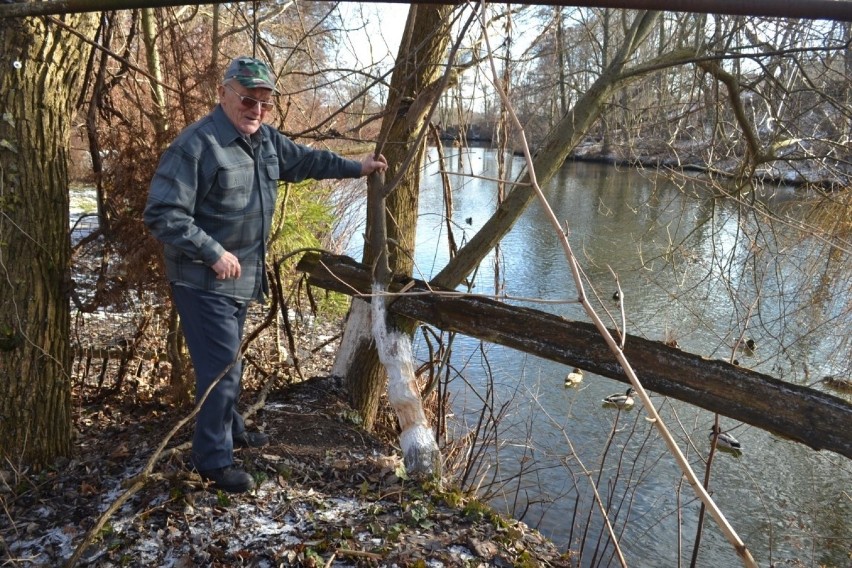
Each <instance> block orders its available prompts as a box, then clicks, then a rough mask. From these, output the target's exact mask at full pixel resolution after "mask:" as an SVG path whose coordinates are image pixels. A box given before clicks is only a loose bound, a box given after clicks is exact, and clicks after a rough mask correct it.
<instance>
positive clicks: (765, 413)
mask: <svg viewBox="0 0 852 568" xmlns="http://www.w3.org/2000/svg"><path fill="white" fill-rule="evenodd" d="M298 269H299V270H302V271H304V272H307V273H308V274H309V275H310V280H309V281H310V283H311V284H312V285H316V286H320V287H322V288H327V289H330V290H335V291H337V292H342V293H345V294H352V293H353V290H357V291H359V292H361V293H362V294H369V293H370V285H371V278H370V271H369V269H368V268H367V267H365V266H364V265H360V264H358V263H356V262H355V261H354V260H352V259H350V258H347V257H341V256H335V255H323V256H322V257H319V256H317V255H306V256H305V257H303V258H302V260H301V261H300V262H299V265H298ZM329 271H331V272H329ZM331 274H333V276H332V275H331ZM403 287H405V288H406V289H407V290H408V293H407V294H405V295H403V296H400V297H398V298H397V299H396V300H394V301H392V302H390V303H389V305H388V310H389V311H391V312H395V313H397V314H403V315H405V316H408V317H410V318H414V319H417V320H419V321H423V322H426V323H428V324H431V325H434V326H436V327H438V328H440V329H443V330H446V331H455V332H458V333H462V334H465V335H469V336H471V337H476V338H478V339H482V340H484V341H489V342H492V343H498V344H500V345H506V346H508V347H512V348H513V349H518V350H520V351H523V352H525V353H530V354H532V355H536V356H538V357H543V358H546V359H549V360H551V361H556V362H559V363H563V364H565V365H566V366H568V367H574V366H576V367H580V368H582V369H585V370H588V371H591V372H594V373H596V374H599V375H602V376H605V377H609V378H612V379H615V380H618V381H621V382H624V383H628V384H629V381H628V379H627V377H626V375H625V374H624V372H623V370H622V368H621V366H620V365H619V364H618V362H617V361H616V360H615V358H614V357H613V356H612V352H611V351H610V350H609V348H608V347H607V345H606V344H605V342H604V340H603V338H602V337H601V335H600V333H598V331H597V330H596V329H595V327H594V326H593V325H592V324H590V323H584V322H575V321H568V320H566V319H564V318H562V317H559V316H555V315H552V314H547V313H544V312H541V311H538V310H533V309H529V308H521V307H515V306H511V305H507V304H504V303H501V302H497V301H494V300H490V299H487V298H479V297H474V296H461V295H458V294H455V293H453V292H449V293H448V291H447V290H437V293H432V292H433V291H434V290H435V288H434V286H432V287H430V286H428V285H427V284H426V283H425V282H422V281H418V280H411V279H410V278H409V277H407V276H403V277H396V278H395V279H394V280H393V282H392V284H391V285H390V286H389V288H388V290H389V291H390V292H399V291H400V289H401V288H403ZM624 353H625V355H626V356H627V358H628V359H629V360H630V364H631V367H632V368H633V370H634V371H635V372H636V374H637V375H638V376H639V377H640V378H641V380H642V384H643V385H644V386H645V387H646V388H647V389H648V390H651V391H654V392H656V393H659V394H662V395H665V396H671V397H673V398H677V399H678V400H683V401H685V402H688V403H690V404H693V405H695V406H698V407H701V408H704V409H706V410H709V411H711V412H716V413H719V414H722V415H724V416H728V417H730V418H733V419H735V420H739V421H741V422H745V423H747V424H751V425H753V426H757V427H759V428H763V429H765V430H768V431H770V432H773V433H776V434H778V435H781V436H783V437H785V438H789V439H791V440H795V441H797V442H800V443H803V444H806V445H808V446H810V447H812V448H814V449H822V450H830V451H833V452H837V453H838V454H841V455H843V456H846V457H848V458H852V429H850V428H849V424H850V423H852V404H850V403H848V402H846V401H845V400H843V399H840V398H838V397H836V396H832V395H830V394H826V393H824V392H821V391H819V390H816V389H812V388H808V387H803V386H800V385H795V384H791V383H787V382H784V381H780V380H778V379H775V378H773V377H770V376H768V375H764V374H761V373H757V372H755V371H751V370H749V369H745V368H742V367H737V366H735V365H731V364H729V363H727V362H725V361H722V360H708V359H704V358H703V357H700V356H698V355H694V354H692V353H687V352H685V351H681V350H679V349H677V348H673V347H668V346H666V345H665V344H663V343H661V342H656V341H649V340H647V339H644V338H642V337H637V336H628V337H627V340H626V344H625V349H624ZM557 388H561V381H560V382H559V383H557Z"/></svg>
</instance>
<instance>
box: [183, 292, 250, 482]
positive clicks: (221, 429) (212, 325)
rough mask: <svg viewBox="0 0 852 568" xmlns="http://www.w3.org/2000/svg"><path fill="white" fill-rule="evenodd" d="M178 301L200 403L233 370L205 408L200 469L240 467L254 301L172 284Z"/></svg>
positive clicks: (197, 443) (196, 440) (196, 442)
mask: <svg viewBox="0 0 852 568" xmlns="http://www.w3.org/2000/svg"><path fill="white" fill-rule="evenodd" d="M172 297H173V298H174V302H175V307H176V308H177V311H178V314H179V315H180V319H181V326H182V328H183V335H184V337H185V338H186V344H187V346H188V347H189V355H190V357H191V359H192V365H193V367H194V368H195V397H196V402H197V401H198V400H200V399H201V397H202V396H204V393H205V392H206V391H207V389H208V388H209V387H210V385H211V384H213V382H214V381H215V380H216V379H217V378H218V377H219V376H220V375H222V373H223V371H225V370H226V369H228V370H227V372H225V374H224V376H222V378H221V380H220V381H219V382H218V384H217V385H216V386H215V387H214V388H213V390H212V391H211V392H210V394H209V395H207V399H206V400H205V401H204V404H203V405H202V406H201V410H200V411H199V412H198V415H197V416H196V422H195V435H194V436H193V439H192V464H193V466H195V468H196V469H198V470H200V471H205V470H210V469H215V468H220V467H225V466H228V465H231V464H233V463H234V439H233V437H234V436H235V435H238V434H241V433H242V432H243V431H244V430H245V424H244V423H243V417H242V416H240V413H239V412H238V411H237V401H238V399H239V395H240V377H241V375H242V369H243V365H242V357H239V358H238V357H237V355H238V352H239V347H240V342H241V341H242V337H243V326H244V324H245V321H246V312H247V311H248V303H247V302H240V301H237V300H234V299H233V298H228V297H227V296H222V295H219V294H211V293H210V292H205V291H203V290H197V289H195V288H190V287H188V286H180V285H173V286H172ZM229 367H230V368H229Z"/></svg>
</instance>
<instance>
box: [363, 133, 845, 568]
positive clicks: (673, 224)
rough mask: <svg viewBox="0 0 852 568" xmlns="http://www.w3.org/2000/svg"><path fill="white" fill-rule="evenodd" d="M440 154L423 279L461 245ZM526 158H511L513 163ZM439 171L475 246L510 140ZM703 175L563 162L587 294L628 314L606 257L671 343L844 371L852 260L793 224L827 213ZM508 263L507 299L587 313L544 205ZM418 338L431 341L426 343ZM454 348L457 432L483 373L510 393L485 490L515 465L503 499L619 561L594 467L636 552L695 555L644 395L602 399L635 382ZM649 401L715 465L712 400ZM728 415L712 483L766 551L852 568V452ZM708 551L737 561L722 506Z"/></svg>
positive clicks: (558, 199)
mask: <svg viewBox="0 0 852 568" xmlns="http://www.w3.org/2000/svg"><path fill="white" fill-rule="evenodd" d="M429 157H430V160H431V161H430V163H429V165H428V166H427V170H426V172H425V175H424V177H423V182H422V190H421V202H420V217H419V221H418V230H417V234H418V237H417V243H416V254H415V258H416V263H417V268H416V270H417V271H419V274H417V276H418V277H421V278H427V279H428V278H429V277H430V276H431V275H432V274H433V273H435V272H437V271H438V270H440V268H441V267H443V266H444V264H445V263H446V259H447V256H448V255H447V244H446V243H447V238H446V225H445V223H444V221H443V217H442V213H443V199H442V193H441V180H440V176H439V175H437V173H438V171H439V167H440V166H439V165H438V164H437V163H436V162H435V159H436V154H435V152H434V150H433V151H430V153H429ZM521 165H522V163H521V162H520V160H519V159H517V158H515V159H514V162H513V164H512V167H513V168H515V169H516V170H517V169H519V168H520V167H521ZM443 167H444V168H445V169H447V170H450V171H451V172H452V173H451V175H450V180H451V183H452V184H453V188H454V191H453V202H454V210H453V219H454V221H455V225H454V234H455V239H456V241H458V242H463V241H464V240H465V239H466V238H469V237H470V236H471V235H472V234H473V233H474V232H475V231H476V230H477V229H478V228H479V227H480V226H481V225H482V224H483V223H484V222H485V221H486V219H487V218H488V217H489V215H490V214H491V213H492V212H493V210H494V209H495V189H494V184H493V182H491V181H488V180H487V179H485V178H494V177H496V175H497V174H496V172H497V167H496V154H495V152H494V151H493V150H490V149H481V148H480V149H476V148H472V149H461V150H460V149H451V150H448V160H447V164H446V165H445V166H443ZM477 176H481V177H477ZM697 181H698V178H690V177H689V176H685V177H682V178H680V179H675V180H671V179H667V178H665V177H663V176H659V175H655V173H654V172H648V171H646V172H640V171H637V170H634V169H629V168H617V167H611V166H604V165H600V164H589V163H569V164H566V165H565V166H564V167H563V168H562V169H561V171H560V172H559V174H558V175H557V176H556V177H555V178H554V179H553V180H552V182H551V183H550V184H548V186H547V187H546V188H545V194H546V197H547V199H548V201H549V203H550V205H551V207H552V208H553V209H554V211H555V213H556V216H557V218H558V219H560V220H563V221H564V222H567V225H568V227H569V235H570V237H569V238H570V242H571V246H572V248H573V250H574V252H575V254H576V255H577V256H578V258H579V262H580V265H581V267H582V269H583V270H584V272H585V274H586V276H587V278H588V282H587V283H586V287H587V288H586V290H587V293H589V292H590V291H591V288H594V290H596V291H597V293H598V294H599V296H600V298H601V301H602V306H601V307H600V308H599V313H601V312H602V310H603V307H606V308H608V309H609V310H610V311H612V313H613V314H617V313H618V309H617V305H616V302H614V301H613V299H612V296H613V292H614V291H615V290H616V289H617V285H616V282H615V279H614V277H613V273H612V272H611V271H610V269H611V270H612V271H614V272H615V274H617V276H618V283H619V284H620V286H621V289H622V291H623V298H624V306H625V313H626V319H627V328H628V332H629V333H631V334H636V335H642V336H645V337H647V338H649V339H655V340H661V341H662V340H676V341H677V342H678V344H679V346H680V347H681V348H682V349H685V350H688V351H691V352H694V353H698V354H701V355H703V356H706V357H709V358H720V359H731V358H737V359H738V360H739V362H740V364H742V365H746V366H749V367H752V368H755V369H757V370H760V371H762V372H766V373H770V374H772V375H774V376H776V377H779V378H782V379H783V380H788V381H791V382H797V383H800V384H811V383H813V382H814V381H816V380H817V379H818V378H821V377H822V376H824V375H827V374H838V375H841V376H847V377H848V376H849V372H850V361H849V351H850V349H849V341H850V339H849V338H850V336H852V324H850V321H852V316H850V314H849V311H850V309H849V303H850V302H852V292H850V290H852V287H850V275H849V274H848V273H849V269H848V264H849V258H848V255H846V254H845V253H842V252H838V251H837V250H836V249H831V248H830V247H826V246H824V241H823V240H821V239H818V238H807V237H802V236H801V235H800V234H799V233H798V232H797V231H795V230H794V229H793V224H794V223H797V222H800V221H803V220H807V221H808V222H812V221H813V217H810V216H809V215H811V214H812V213H813V211H812V210H811V207H810V206H809V205H808V202H807V201H804V200H800V199H799V198H798V197H797V194H796V191H795V190H794V189H793V188H783V187H782V188H772V189H771V190H770V191H768V192H767V193H764V194H759V193H756V194H749V195H745V196H742V200H739V201H738V200H735V199H724V200H720V199H714V198H713V197H712V195H711V193H710V192H708V191H707V190H705V189H703V188H702V184H700V183H696V182H697ZM752 201H753V202H755V203H760V204H763V205H766V206H767V208H768V210H770V211H773V212H774V213H775V214H776V215H778V216H779V217H778V218H776V219H774V220H772V221H771V222H770V221H767V220H766V219H764V218H761V217H760V216H759V215H757V214H755V213H753V209H752V208H751V207H748V205H749V204H750V203H751V202H752ZM350 252H353V254H354V256H356V258H358V257H359V253H357V251H350ZM494 265H495V263H494V255H493V254H492V255H491V256H489V258H488V259H487V260H486V261H485V262H483V263H482V266H481V267H480V268H479V270H478V271H477V273H476V275H475V279H474V283H475V287H474V289H473V292H475V293H482V294H491V293H493V292H494V290H495V284H494V282H495V276H494V274H495V270H494ZM499 270H500V277H499V278H498V281H499V283H500V287H501V292H502V293H504V294H506V296H507V297H509V298H515V299H512V300H507V301H511V302H513V303H516V304H520V305H526V306H530V307H534V308H536V309H540V310H543V311H549V312H553V313H557V314H560V315H563V316H564V317H566V318H570V319H579V320H584V321H588V318H587V316H586V315H585V313H584V312H583V311H582V309H581V307H580V306H579V305H578V304H576V303H574V302H572V301H571V300H572V299H574V298H576V297H577V291H576V288H575V284H574V282H573V280H572V278H571V274H570V271H569V269H568V265H567V262H566V260H565V257H564V253H563V250H562V248H561V246H560V245H559V242H558V239H557V237H556V235H555V233H554V229H553V228H552V227H551V226H550V224H549V223H548V221H547V218H546V216H545V214H544V210H543V208H542V206H541V205H540V204H539V203H535V204H533V205H531V206H530V208H529V209H528V210H527V211H526V212H525V213H524V215H523V217H522V218H521V219H520V221H519V222H518V223H517V224H516V226H515V227H514V228H513V230H512V231H511V232H510V233H509V234H508V235H507V236H506V238H505V239H504V240H503V241H502V242H501V245H500V262H499ZM539 300H547V301H549V302H542V301H539ZM559 300H563V301H564V302H562V303H559V302H555V303H554V302H553V301H559ZM618 317H619V320H620V316H618ZM740 337H742V338H752V339H754V340H755V341H756V344H757V347H756V348H755V350H754V351H753V352H743V351H735V350H734V346H735V344H736V341H737V339H738V338H740ZM415 344H416V347H417V350H418V353H419V354H420V355H421V356H425V353H426V344H425V342H424V341H423V340H422V339H421V338H418V339H415ZM452 360H453V371H452V373H451V376H453V379H452V382H451V385H450V390H451V391H452V393H453V396H454V399H453V408H454V412H455V423H456V424H457V425H461V426H459V429H458V430H456V432H457V433H458V432H461V431H464V430H465V428H469V427H472V426H473V425H474V424H476V422H477V420H478V419H479V409H480V408H481V407H482V403H481V400H482V399H483V398H486V397H487V396H488V389H487V386H488V385H489V384H491V385H493V386H494V391H493V392H494V400H493V405H494V408H495V409H499V408H503V405H506V406H505V411H504V414H503V415H502V416H501V418H500V421H499V436H498V437H499V440H500V446H501V449H500V451H499V453H498V454H496V455H495V454H493V453H491V454H489V457H488V458H487V460H486V461H487V462H488V469H487V472H486V473H485V474H484V475H482V476H481V478H482V480H483V481H482V483H483V487H486V486H489V483H491V482H492V481H493V480H494V477H493V476H496V477H497V478H502V479H504V480H507V481H503V482H501V483H496V484H491V485H490V487H491V488H492V489H494V488H496V487H500V490H499V491H496V493H497V494H496V495H495V496H494V497H493V499H492V503H493V504H494V505H495V506H496V507H497V508H499V509H500V510H503V511H506V512H509V513H511V514H514V515H515V516H519V517H522V518H523V520H524V521H525V522H526V523H527V524H529V525H531V526H535V527H538V528H539V529H540V530H541V531H542V532H543V533H545V534H546V535H547V536H549V537H550V538H552V539H553V540H554V541H555V542H556V543H557V544H558V545H560V546H561V547H563V548H567V547H569V546H570V548H571V549H572V550H579V549H580V548H581V547H582V548H583V556H582V565H583V566H610V565H618V561H617V560H616V559H615V558H614V556H613V552H614V549H613V547H612V546H611V545H609V544H608V539H607V536H606V534H602V521H601V519H602V517H601V514H600V513H599V511H598V509H597V506H596V505H595V503H594V501H593V493H592V490H591V482H590V480H597V481H598V493H599V495H600V499H601V503H602V505H601V506H603V507H605V508H607V510H608V511H609V519H610V522H611V524H612V526H613V530H614V532H615V534H616V535H617V537H618V540H619V543H620V546H621V549H622V551H623V553H624V555H625V557H626V559H627V563H628V565H629V566H642V567H652V566H660V567H671V566H677V565H678V558H680V559H681V563H682V565H689V559H690V555H691V554H692V549H693V543H694V541H695V534H696V529H697V515H698V509H699V503H698V502H697V500H696V498H695V496H694V492H693V491H692V489H691V488H690V487H689V485H688V484H686V483H685V482H684V481H683V479H682V477H681V475H680V473H679V470H678V469H677V468H676V466H675V464H674V461H673V459H672V458H671V457H670V456H669V455H668V452H667V451H666V449H665V446H664V444H663V443H662V441H661V440H660V439H659V437H658V435H657V433H656V429H655V428H654V427H653V425H652V424H650V423H649V422H648V421H647V420H645V417H646V413H645V412H644V411H643V409H642V408H641V404H637V405H636V407H634V409H633V410H631V411H624V412H618V411H616V410H613V409H610V408H604V407H603V406H602V404H601V399H602V398H603V397H604V396H606V395H608V394H612V393H619V392H623V391H624V390H625V387H624V385H622V383H619V382H616V381H612V380H610V379H607V378H604V377H599V376H596V375H594V374H591V373H586V375H585V378H584V380H583V382H582V383H581V384H580V385H579V386H578V387H576V388H568V389H566V388H565V387H564V377H565V375H566V373H567V372H568V371H569V370H570V369H567V368H566V367H564V366H563V365H558V364H556V363H552V362H549V361H545V360H541V359H538V358H535V357H532V356H527V355H524V354H523V353H519V352H516V351H513V350H511V349H508V348H503V347H501V346H495V345H489V344H483V343H480V342H479V341H476V340H473V339H471V338H466V337H457V338H455V339H454V343H453V359H452ZM844 373H845V375H844ZM640 379H641V377H640ZM818 388H822V387H821V386H820V387H818ZM837 396H841V397H842V396H846V397H848V396H849V395H843V394H838V395H837ZM652 401H653V402H654V404H655V405H656V406H657V408H658V409H659V411H660V413H661V414H662V416H663V419H664V420H665V421H666V423H667V425H668V427H669V429H670V430H671V431H672V432H673V433H674V435H675V437H676V438H677V439H678V440H680V446H681V448H682V449H683V451H684V452H686V453H687V454H688V457H689V459H690V462H691V464H692V467H693V468H694V469H695V470H696V471H697V472H698V474H699V477H700V478H703V475H704V473H703V472H704V460H705V459H706V457H707V455H708V452H709V445H710V443H709V440H708V435H709V432H710V427H711V425H712V424H713V419H714V417H713V415H712V414H710V413H708V412H706V411H703V410H700V409H697V408H694V407H692V406H690V405H687V404H684V403H681V402H679V401H676V400H671V399H665V398H664V397H661V396H656V395H653V393H652ZM494 412H495V413H496V412H497V410H495V411H494ZM720 420H721V424H722V427H723V429H725V430H730V431H731V432H732V433H733V434H734V435H735V436H736V437H737V438H738V439H739V441H740V442H741V443H742V445H743V447H744V451H743V453H742V454H741V455H739V456H735V455H731V454H728V453H717V454H716V456H715V457H714V460H713V464H712V473H711V478H710V490H711V493H712V495H713V497H714V499H715V500H716V502H717V503H718V504H719V505H720V507H721V509H722V510H723V512H724V514H725V516H726V518H727V520H728V522H729V523H730V524H731V525H732V526H733V528H734V529H735V530H736V531H737V533H738V534H739V535H740V537H741V538H742V539H743V540H744V541H745V543H746V545H747V546H748V547H749V549H750V550H751V552H752V554H753V555H754V557H755V558H756V559H757V561H758V563H759V565H761V566H767V565H769V564H770V562H779V565H784V566H787V565H799V564H787V563H785V562H786V561H792V560H797V561H799V562H801V563H802V565H805V566H817V565H820V566H822V565H825V566H850V565H852V559H850V556H849V554H850V550H852V467H851V466H850V463H851V462H849V461H848V460H846V459H844V458H842V457H840V456H838V455H836V454H831V453H826V452H814V451H812V450H810V449H807V448H805V447H803V446H801V445H798V444H795V443H792V442H789V441H785V440H782V439H779V438H777V437H775V436H773V435H771V434H769V433H767V432H764V431H762V430H759V429H756V428H752V427H750V426H748V425H746V424H739V423H736V422H734V421H733V420H730V419H728V418H726V417H720ZM850 427H852V425H850ZM590 511H591V513H590ZM587 521H588V522H587ZM585 527H588V529H586V528H585ZM697 565H698V566H712V567H725V566H739V565H741V562H740V561H739V560H738V558H737V556H736V554H735V553H734V551H733V550H732V547H731V546H729V545H728V543H727V541H726V540H725V539H724V538H723V536H722V534H721V532H720V531H719V529H718V528H717V526H716V523H715V522H714V521H713V520H712V518H710V517H709V516H708V517H707V519H706V520H705V523H704V530H703V534H702V541H701V548H700V553H699V555H698V562H697Z"/></svg>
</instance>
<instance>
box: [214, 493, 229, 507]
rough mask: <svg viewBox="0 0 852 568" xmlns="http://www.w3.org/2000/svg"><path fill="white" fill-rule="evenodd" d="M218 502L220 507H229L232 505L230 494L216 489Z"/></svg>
mask: <svg viewBox="0 0 852 568" xmlns="http://www.w3.org/2000/svg"><path fill="white" fill-rule="evenodd" d="M216 503H217V504H218V505H219V506H220V507H229V506H230V505H231V498H230V497H228V494H227V493H225V492H224V491H222V490H219V491H216Z"/></svg>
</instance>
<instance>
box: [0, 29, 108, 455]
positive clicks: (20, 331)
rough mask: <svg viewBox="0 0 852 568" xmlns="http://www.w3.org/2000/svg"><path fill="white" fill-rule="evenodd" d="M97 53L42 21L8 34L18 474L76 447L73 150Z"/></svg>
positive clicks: (10, 438) (0, 236)
mask: <svg viewBox="0 0 852 568" xmlns="http://www.w3.org/2000/svg"><path fill="white" fill-rule="evenodd" d="M96 22H97V19H96V18H95V17H94V15H92V14H87V15H82V16H70V17H66V18H65V23H66V24H68V25H69V26H71V27H73V28H74V29H76V30H77V31H78V32H80V33H82V34H84V35H91V34H92V32H93V30H94V25H95V23H96ZM88 50H89V47H88V45H87V44H85V43H84V42H83V41H82V40H81V39H79V38H78V37H77V36H75V35H73V34H70V33H68V32H65V31H62V30H60V29H58V28H55V27H53V26H46V25H45V20H44V19H41V18H34V19H27V20H7V21H5V22H3V25H2V26H0V112H2V114H0V351H2V354H0V455H2V457H3V459H4V460H5V459H8V460H11V461H12V463H15V464H19V463H26V464H30V465H33V466H35V467H38V466H41V465H44V464H47V463H49V462H50V461H51V460H53V459H54V458H55V457H57V456H60V455H66V454H67V453H68V452H69V450H70V445H71V403H70V397H71V380H70V373H69V372H70V341H69V303H68V296H67V295H66V292H67V289H66V282H67V281H68V276H69V275H68V268H69V260H70V241H69V235H68V201H69V198H68V172H67V165H68V164H67V160H68V157H67V150H68V147H69V144H70V135H71V127H72V119H73V118H74V113H75V109H74V104H75V102H76V101H77V99H78V98H79V94H80V93H79V90H80V88H81V85H82V81H83V70H84V69H85V68H86V65H85V63H86V58H87V56H88Z"/></svg>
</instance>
